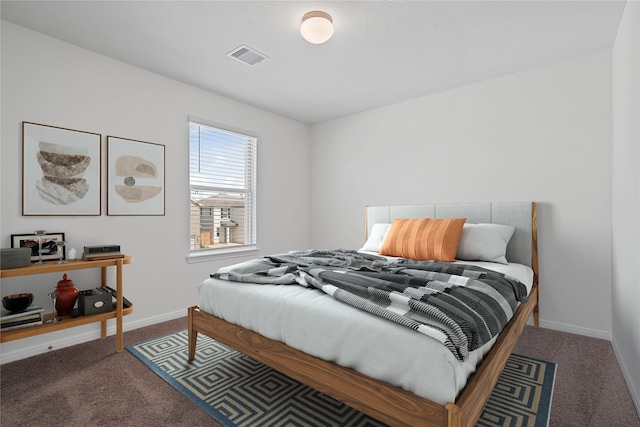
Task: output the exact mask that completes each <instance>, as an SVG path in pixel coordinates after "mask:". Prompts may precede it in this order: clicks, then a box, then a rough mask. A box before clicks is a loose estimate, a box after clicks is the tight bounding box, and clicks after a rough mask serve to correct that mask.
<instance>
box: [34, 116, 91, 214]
mask: <svg viewBox="0 0 640 427" xmlns="http://www.w3.org/2000/svg"><path fill="white" fill-rule="evenodd" d="M101 139H102V136H101V135H100V134H98V133H92V132H84V131H79V130H73V129H65V128H60V127H56V126H47V125H41V124H37V123H29V122H22V215H100V211H101V181H100V179H101V171H102V169H101V163H102V141H101Z"/></svg>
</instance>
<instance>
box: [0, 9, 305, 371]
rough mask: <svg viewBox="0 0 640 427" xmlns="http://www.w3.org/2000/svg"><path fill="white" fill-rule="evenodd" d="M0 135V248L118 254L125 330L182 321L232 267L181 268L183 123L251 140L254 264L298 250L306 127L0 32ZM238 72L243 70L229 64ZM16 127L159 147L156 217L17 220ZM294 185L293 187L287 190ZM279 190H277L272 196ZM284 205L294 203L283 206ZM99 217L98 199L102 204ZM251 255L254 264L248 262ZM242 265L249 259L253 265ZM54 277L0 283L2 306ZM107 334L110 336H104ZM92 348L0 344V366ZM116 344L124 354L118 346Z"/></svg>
mask: <svg viewBox="0 0 640 427" xmlns="http://www.w3.org/2000/svg"><path fill="white" fill-rule="evenodd" d="M1 48H2V76H1V78H2V80H1V83H2V130H1V137H2V140H1V146H0V148H1V151H0V156H1V159H0V161H1V166H2V173H1V178H0V179H1V184H0V185H1V186H0V188H1V193H2V197H1V200H2V202H1V203H2V206H1V208H0V212H1V215H2V216H1V222H0V227H1V229H0V245H1V246H2V247H10V245H11V243H10V235H11V234H12V233H30V232H32V231H33V230H35V229H46V230H48V231H52V232H53V231H56V232H64V233H66V239H67V241H68V243H69V247H75V248H77V249H80V250H81V249H82V247H83V246H85V245H98V244H105V243H116V244H120V245H121V247H122V249H123V251H124V252H126V253H127V254H129V255H132V256H133V257H134V258H135V263H134V264H132V265H128V266H126V267H125V270H124V279H125V284H124V285H125V295H126V296H127V298H129V299H130V300H132V301H133V303H134V305H135V311H134V313H133V314H131V315H129V316H127V317H125V319H124V324H125V329H133V328H136V327H139V326H143V325H147V324H152V323H155V322H157V321H161V320H166V319H169V318H175V317H178V316H185V315H186V309H187V307H189V306H191V305H194V304H197V290H196V286H197V284H198V283H200V282H201V281H202V280H203V279H205V278H206V277H208V274H209V273H212V272H214V271H215V270H217V269H218V268H219V267H220V266H222V265H226V264H228V263H229V262H231V261H234V262H235V261H241V260H243V258H235V259H225V260H221V261H218V262H204V263H196V264H188V263H187V262H186V255H187V254H188V247H189V239H188V236H189V222H188V215H189V205H188V203H189V192H188V176H189V171H188V123H187V117H188V116H189V115H193V116H196V117H200V118H205V119H208V120H211V121H214V122H216V123H220V124H224V125H228V126H231V127H233V128H239V129H246V130H248V131H251V132H252V133H255V134H257V136H259V138H260V140H259V142H258V163H259V168H258V179H259V184H258V192H259V193H258V214H259V222H258V240H259V242H258V243H259V247H260V249H261V254H266V253H274V252H281V251H285V250H289V249H292V248H307V247H309V241H310V234H309V231H308V230H309V199H308V196H306V195H307V194H308V193H307V189H308V173H307V162H308V154H309V148H308V139H309V136H308V132H309V129H308V127H307V126H306V125H302V124H300V123H297V122H294V121H291V120H288V119H284V118H282V117H279V116H276V115H273V114H271V113H267V112H265V111H262V110H259V109H256V108H253V107H250V106H248V105H245V104H242V103H238V102H235V101H232V100H230V99H227V98H224V97H221V96H216V95H214V94H211V93H209V92H206V91H203V90H200V89H196V88H194V87H190V86H187V85H184V84H181V83H178V82H176V81H173V80H170V79H167V78H164V77H161V76H158V75H155V74H152V73H149V72H146V71H143V70H141V69H138V68H135V67H131V66H129V65H126V64H123V63H120V62H117V61H114V60H111V59H109V58H107V57H104V56H101V55H97V54H95V53H92V52H89V51H86V50H83V49H80V48H77V47H75V46H72V45H69V44H66V43H63V42H60V41H58V40H56V39H53V38H50V37H47V36H44V35H42V34H39V33H36V32H32V31H30V30H27V29H25V28H23V27H19V26H16V25H14V24H11V23H8V22H6V21H2V45H1ZM238 66H239V67H242V66H244V65H243V64H240V63H238ZM22 121H31V122H36V123H41V124H46V125H53V126H60V127H65V128H70V129H78V130H84V131H89V132H96V133H100V134H102V135H103V147H102V149H103V193H104V180H105V174H104V172H105V169H106V165H105V164H104V163H105V162H106V135H113V136H118V137H123V138H130V139H136V140H141V141H148V142H154V143H159V144H164V145H165V146H166V148H165V152H166V215H165V216H161V217H123V216H107V215H102V216H97V217H42V216H35V217H33V216H29V217H24V216H21V194H22V193H21V191H22V190H21V174H22V165H21V164H22V129H21V123H22ZM292 177H295V179H291V178H292ZM283 189H286V191H283ZM294 195H295V197H294ZM102 203H103V207H102V210H103V212H106V199H105V198H104V197H103V202H102ZM253 256H255V254H254V255H253ZM253 256H252V257H253ZM60 278H61V277H58V276H57V275H46V276H40V277H28V278H18V279H4V280H3V281H2V295H3V296H4V295H8V294H12V293H16V292H27V291H28V292H33V293H34V294H35V296H36V300H35V303H36V304H39V305H45V306H46V307H50V300H49V299H48V297H47V296H46V295H47V292H49V291H50V290H51V289H53V288H54V287H55V285H56V282H57V281H58V280H60ZM70 278H71V279H72V280H74V282H75V284H76V286H77V287H79V288H81V289H90V288H93V287H95V286H97V285H99V276H98V275H97V273H96V272H72V273H71V274H70ZM112 328H113V327H112ZM96 337H99V324H94V325H89V326H84V327H80V328H74V329H71V330H66V331H61V332H56V333H52V334H47V335H41V336H38V337H34V338H29V339H24V340H19V341H13V342H7V343H3V344H2V346H1V355H2V362H7V361H10V360H14V359H16V358H22V357H27V356H30V355H32V354H37V353H40V352H43V351H47V349H48V347H49V346H52V347H53V348H59V347H61V346H66V345H70V344H74V343H77V342H81V341H86V340H88V339H94V338H96ZM125 344H126V343H125Z"/></svg>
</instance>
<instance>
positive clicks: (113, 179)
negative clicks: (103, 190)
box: [107, 136, 165, 215]
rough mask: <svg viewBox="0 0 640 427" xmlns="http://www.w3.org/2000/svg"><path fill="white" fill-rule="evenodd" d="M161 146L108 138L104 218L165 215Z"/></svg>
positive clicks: (162, 152) (163, 157)
mask: <svg viewBox="0 0 640 427" xmlns="http://www.w3.org/2000/svg"><path fill="white" fill-rule="evenodd" d="M164 169H165V156H164V145H161V144H155V143H151V142H144V141H136V140H132V139H125V138H117V137H114V136H107V170H108V172H107V189H108V190H107V214H108V215H164V214H165V191H164V190H165V174H164V173H165V172H164Z"/></svg>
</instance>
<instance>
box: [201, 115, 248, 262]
mask: <svg viewBox="0 0 640 427" xmlns="http://www.w3.org/2000/svg"><path fill="white" fill-rule="evenodd" d="M256 149H257V138H255V137H252V136H248V135H242V134H239V133H235V132H230V131H226V130H223V129H218V128H214V127H211V126H207V125H204V124H201V123H196V122H193V121H191V122H189V152H190V174H189V183H190V193H191V209H190V212H191V227H190V229H191V231H190V233H191V236H190V240H191V251H203V250H220V251H224V250H225V249H229V248H233V249H238V248H239V247H241V246H247V245H255V244H256V222H257V221H256V163H257V161H256Z"/></svg>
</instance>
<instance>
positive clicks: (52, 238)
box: [11, 232, 66, 262]
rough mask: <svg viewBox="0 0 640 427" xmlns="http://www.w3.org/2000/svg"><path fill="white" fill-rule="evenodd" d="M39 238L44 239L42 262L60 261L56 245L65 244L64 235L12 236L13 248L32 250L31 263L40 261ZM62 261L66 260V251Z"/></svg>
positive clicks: (63, 252)
mask: <svg viewBox="0 0 640 427" xmlns="http://www.w3.org/2000/svg"><path fill="white" fill-rule="evenodd" d="M38 237H40V238H41V239H42V260H43V261H48V260H54V259H58V258H59V256H58V246H57V245H56V243H57V242H64V233H46V232H45V233H44V234H42V235H41V236H37V235H36V234H12V235H11V247H12V248H29V249H31V262H35V261H38V259H39V258H40V257H39V255H38V251H39V245H38ZM62 259H66V256H65V251H64V249H63V250H62Z"/></svg>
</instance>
